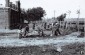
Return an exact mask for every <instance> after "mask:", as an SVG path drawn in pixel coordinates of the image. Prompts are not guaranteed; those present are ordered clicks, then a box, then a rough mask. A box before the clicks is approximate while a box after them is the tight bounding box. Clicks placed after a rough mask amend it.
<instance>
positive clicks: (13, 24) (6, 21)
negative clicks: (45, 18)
mask: <svg viewBox="0 0 85 55" xmlns="http://www.w3.org/2000/svg"><path fill="white" fill-rule="evenodd" d="M5 1H6V5H5V7H0V29H18V28H19V26H20V24H22V23H23V22H24V20H23V16H24V14H23V12H22V11H21V8H20V5H21V4H20V1H16V4H13V3H12V2H10V0H5Z"/></svg>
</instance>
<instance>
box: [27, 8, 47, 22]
mask: <svg viewBox="0 0 85 55" xmlns="http://www.w3.org/2000/svg"><path fill="white" fill-rule="evenodd" d="M45 15H46V12H45V10H43V8H41V7H37V8H32V9H28V10H27V17H28V18H27V20H29V21H35V20H42V17H44V16H45Z"/></svg>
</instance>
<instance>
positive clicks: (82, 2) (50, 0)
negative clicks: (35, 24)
mask: <svg viewBox="0 0 85 55" xmlns="http://www.w3.org/2000/svg"><path fill="white" fill-rule="evenodd" d="M10 1H12V2H13V3H15V1H17V0H10ZM20 1H21V7H22V8H24V9H28V8H33V7H42V8H43V9H44V10H45V11H46V13H47V15H46V18H47V17H48V18H51V17H54V10H55V17H57V16H59V15H61V14H62V13H67V12H68V10H70V11H71V14H70V17H72V18H77V17H78V15H77V14H76V13H77V12H76V11H77V10H78V9H80V17H81V18H85V0H20ZM0 4H5V0H0ZM3 6H4V5H3ZM68 17H69V16H68V13H67V18H68Z"/></svg>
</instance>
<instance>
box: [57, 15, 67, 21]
mask: <svg viewBox="0 0 85 55" xmlns="http://www.w3.org/2000/svg"><path fill="white" fill-rule="evenodd" d="M65 17H66V13H65V14H61V15H60V16H58V17H57V20H58V21H64V18H65Z"/></svg>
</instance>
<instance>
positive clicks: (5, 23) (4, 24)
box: [0, 8, 9, 29]
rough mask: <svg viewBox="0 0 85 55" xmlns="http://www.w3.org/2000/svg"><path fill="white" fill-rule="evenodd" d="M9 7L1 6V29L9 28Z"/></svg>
mask: <svg viewBox="0 0 85 55" xmlns="http://www.w3.org/2000/svg"><path fill="white" fill-rule="evenodd" d="M8 18H9V16H8V8H0V29H8V28H9V20H8Z"/></svg>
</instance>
